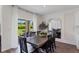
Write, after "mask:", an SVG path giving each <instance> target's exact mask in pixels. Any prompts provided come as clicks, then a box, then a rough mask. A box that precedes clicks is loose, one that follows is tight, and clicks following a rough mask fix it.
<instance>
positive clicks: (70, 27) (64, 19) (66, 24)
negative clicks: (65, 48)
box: [44, 9, 76, 45]
mask: <svg viewBox="0 0 79 59" xmlns="http://www.w3.org/2000/svg"><path fill="white" fill-rule="evenodd" d="M75 12H76V9H74V10H67V11H62V12H57V13H54V14H53V13H51V14H48V15H45V16H44V17H45V19H46V20H47V22H48V20H50V19H51V18H53V19H60V20H61V23H62V26H61V27H62V28H61V39H57V41H60V42H64V43H68V44H73V45H76V39H75V36H74V33H75V31H74V21H75Z"/></svg>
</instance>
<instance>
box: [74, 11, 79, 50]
mask: <svg viewBox="0 0 79 59" xmlns="http://www.w3.org/2000/svg"><path fill="white" fill-rule="evenodd" d="M75 17H76V18H75V25H74V30H75V39H76V45H77V48H78V49H79V9H78V10H77V12H76V13H75Z"/></svg>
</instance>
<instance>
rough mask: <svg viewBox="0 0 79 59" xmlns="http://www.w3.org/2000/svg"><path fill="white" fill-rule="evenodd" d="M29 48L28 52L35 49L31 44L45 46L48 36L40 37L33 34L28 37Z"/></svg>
mask: <svg viewBox="0 0 79 59" xmlns="http://www.w3.org/2000/svg"><path fill="white" fill-rule="evenodd" d="M26 40H27V49H28V52H32V51H34V49H33V47H32V46H31V45H30V44H33V45H36V46H37V47H38V48H39V47H41V46H43V45H44V44H45V43H46V42H47V41H48V37H47V36H45V37H39V36H32V37H27V38H26Z"/></svg>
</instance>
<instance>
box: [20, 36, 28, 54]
mask: <svg viewBox="0 0 79 59" xmlns="http://www.w3.org/2000/svg"><path fill="white" fill-rule="evenodd" d="M19 44H20V52H21V53H28V50H27V44H26V38H22V37H19Z"/></svg>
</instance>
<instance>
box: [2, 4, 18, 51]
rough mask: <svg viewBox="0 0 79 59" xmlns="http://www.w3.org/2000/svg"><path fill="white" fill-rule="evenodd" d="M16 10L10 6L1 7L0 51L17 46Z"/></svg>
mask: <svg viewBox="0 0 79 59" xmlns="http://www.w3.org/2000/svg"><path fill="white" fill-rule="evenodd" d="M16 12H17V10H16V8H15V7H12V6H7V5H6V6H3V7H2V24H1V25H2V31H1V32H2V40H1V43H2V51H5V50H7V49H10V48H16V47H17V46H18V38H17V33H16V32H17V13H16Z"/></svg>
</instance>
